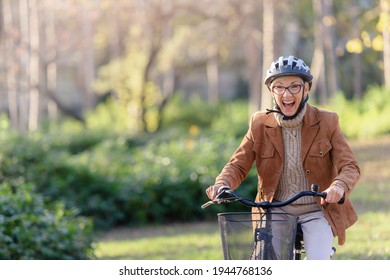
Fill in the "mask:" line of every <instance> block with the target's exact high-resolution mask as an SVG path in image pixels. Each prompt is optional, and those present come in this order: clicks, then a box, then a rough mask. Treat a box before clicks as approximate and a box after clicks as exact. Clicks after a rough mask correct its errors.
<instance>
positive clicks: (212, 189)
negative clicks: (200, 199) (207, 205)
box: [206, 185, 226, 200]
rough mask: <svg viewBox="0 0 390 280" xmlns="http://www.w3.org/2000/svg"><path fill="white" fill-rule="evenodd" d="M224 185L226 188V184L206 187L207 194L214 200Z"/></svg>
mask: <svg viewBox="0 0 390 280" xmlns="http://www.w3.org/2000/svg"><path fill="white" fill-rule="evenodd" d="M222 187H225V188H226V186H222V185H214V186H210V187H208V188H207V189H206V194H207V196H208V197H209V199H210V200H214V199H215V198H216V197H217V195H218V192H219V189H220V188H222Z"/></svg>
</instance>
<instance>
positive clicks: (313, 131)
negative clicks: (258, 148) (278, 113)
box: [265, 103, 320, 161]
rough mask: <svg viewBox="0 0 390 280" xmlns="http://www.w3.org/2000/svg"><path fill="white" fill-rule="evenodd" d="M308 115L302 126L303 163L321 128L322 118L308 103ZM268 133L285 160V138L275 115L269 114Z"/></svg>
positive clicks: (266, 121)
mask: <svg viewBox="0 0 390 280" xmlns="http://www.w3.org/2000/svg"><path fill="white" fill-rule="evenodd" d="M306 106H307V108H306V113H305V116H304V117H303V125H302V145H301V159H302V161H303V160H304V159H305V158H306V156H307V153H308V152H309V149H310V146H311V145H312V143H313V141H314V139H315V137H316V135H317V133H318V130H319V128H320V126H319V122H320V118H319V116H318V113H317V112H316V109H315V108H314V107H312V106H311V105H309V104H308V103H306ZM265 126H266V132H267V134H268V136H269V138H270V140H271V142H272V143H273V145H274V147H275V149H276V150H277V151H278V153H279V154H280V156H281V157H282V158H284V148H283V137H282V133H281V131H282V130H281V127H280V126H279V125H278V122H277V121H276V119H275V116H274V115H273V114H268V116H267V119H266V120H265Z"/></svg>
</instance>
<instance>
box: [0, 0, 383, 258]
mask: <svg viewBox="0 0 390 280" xmlns="http://www.w3.org/2000/svg"><path fill="white" fill-rule="evenodd" d="M0 50H1V54H2V55H1V57H0V142H1V148H0V181H1V187H0V207H1V208H0V209H2V210H1V211H0V243H1V244H6V246H0V247H1V248H0V258H15V259H18V258H43V259H46V258H47V259H50V258H54V259H55V258H61V259H62V258H76V259H80V258H91V257H93V256H94V244H95V242H96V239H95V237H96V235H97V232H98V233H101V232H107V231H109V230H111V229H113V228H117V227H123V226H125V227H135V226H140V225H152V224H153V225H154V224H160V225H161V224H167V223H172V222H193V221H205V220H209V219H212V218H213V217H215V214H216V213H217V212H218V211H221V210H225V208H223V206H217V207H216V208H215V209H213V210H210V211H204V210H201V209H200V207H199V206H200V205H201V204H202V203H204V202H205V201H206V197H205V195H204V189H205V188H206V187H207V186H208V185H211V184H212V183H213V180H214V178H215V176H216V175H217V174H218V172H219V170H220V169H221V167H222V166H223V165H224V163H225V162H226V161H227V160H228V158H229V156H230V155H231V153H232V152H233V151H234V149H235V148H236V147H237V145H238V144H239V142H240V140H241V137H242V136H243V134H244V133H245V132H246V130H247V123H248V118H249V116H250V115H251V114H252V113H253V112H255V111H257V110H265V109H266V108H270V107H272V100H271V96H270V94H269V93H268V89H266V88H265V86H264V85H263V81H264V73H265V71H266V69H267V68H268V67H269V65H270V64H271V62H272V61H273V60H275V59H277V58H278V57H279V56H281V55H290V54H291V55H295V56H297V57H300V58H302V59H303V60H304V61H305V62H306V63H307V64H308V65H309V66H310V68H311V71H312V73H313V76H314V83H313V87H312V90H311V95H310V101H309V102H311V103H312V104H316V105H318V106H320V107H323V108H328V109H331V110H335V111H337V112H338V114H339V115H340V120H341V125H342V128H343V130H344V133H345V134H346V136H347V137H348V138H349V139H350V140H351V141H355V142H354V143H356V146H354V149H356V150H358V147H359V150H358V151H362V152H367V151H371V150H370V148H367V147H368V146H364V145H363V144H361V143H362V141H367V142H364V143H367V144H365V145H373V147H378V146H377V145H376V144H375V143H376V142H375V141H374V139H380V140H378V141H380V142H379V143H380V144H378V145H379V147H380V149H379V150H375V151H377V152H376V153H374V154H373V153H370V152H368V153H365V154H362V155H360V154H359V155H358V156H361V159H362V160H363V159H364V160H367V161H369V167H370V168H371V169H369V170H370V171H371V170H372V168H373V164H374V163H372V161H375V160H377V159H378V158H379V157H380V155H383V154H384V152H385V153H387V152H388V151H387V150H383V149H386V147H387V146H388V143H387V142H386V141H385V142H383V141H384V140H383V139H387V138H386V136H387V135H388V133H389V132H390V118H388V113H389V112H390V101H389V97H390V91H389V89H390V0H345V1H337V0H297V1H290V0H280V1H265V0H263V1H261V0H213V1H211V0H197V1H191V0H143V1H141V0H140V1H138V0H116V1H113V0H82V1H81V0H80V1H76V0H0ZM383 137H385V138H383ZM367 139H368V140H367ZM383 143H385V144H383ZM361 145H363V146H361ZM355 147H356V148H355ZM365 147H366V148H365ZM369 147H371V146H369ZM369 155H371V156H372V155H376V156H375V157H370V156H369ZM384 160H385V159H382V161H381V162H379V163H375V164H378V166H380V167H383V161H384ZM375 164H374V166H375V168H376V167H377V165H375ZM375 168H374V169H375ZM375 170H376V171H378V170H382V169H380V168H379V169H378V168H376V169H375ZM380 174H382V175H381V176H382V177H381V179H382V181H381V182H386V183H383V184H382V185H381V187H380V188H381V190H382V188H384V186H388V181H386V180H388V179H389V177H390V176H389V175H388V171H385V170H382V173H380ZM363 182H365V181H364V180H363ZM364 184H368V185H370V184H371V185H370V186H373V187H378V184H377V182H375V184H373V183H372V182H365V183H364ZM255 185H256V177H255V176H253V174H252V175H251V176H249V177H248V178H247V179H246V181H245V182H244V184H243V188H242V189H243V194H247V195H252V194H253V193H254V191H255V188H254V187H253V186H255ZM245 186H248V187H245ZM384 190H385V191H386V190H387V188H384ZM382 191H383V190H382ZM359 197H361V200H359V199H358V198H356V203H357V204H359V205H361V207H362V208H361V209H363V208H364V207H363V206H362V205H365V207H366V206H367V197H364V195H360V196H359ZM382 198H383V197H382ZM378 199H379V198H378V197H375V198H372V203H373V205H374V204H375V205H376V207H379V206H380V205H384V202H383V203H382V202H381V203H378ZM233 209H236V208H233ZM237 209H238V208H237ZM364 209H366V208H364ZM362 211H363V210H362ZM386 213H387V212H386ZM59 241H60V242H59ZM26 248H29V250H26ZM386 250H387V249H386ZM386 252H387V251H386ZM349 256H350V257H351V255H349ZM382 256H383V254H382ZM101 257H102V258H104V257H105V255H104V254H103V256H101ZM365 257H367V255H365ZM184 258H189V257H188V256H185V257H184Z"/></svg>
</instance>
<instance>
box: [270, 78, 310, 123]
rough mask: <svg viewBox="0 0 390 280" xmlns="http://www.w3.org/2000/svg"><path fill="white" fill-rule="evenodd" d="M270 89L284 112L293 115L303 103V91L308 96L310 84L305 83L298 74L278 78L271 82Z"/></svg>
mask: <svg viewBox="0 0 390 280" xmlns="http://www.w3.org/2000/svg"><path fill="white" fill-rule="evenodd" d="M287 87H288V88H287ZM270 90H271V93H272V95H273V97H274V98H275V100H276V103H277V104H278V106H279V108H280V110H281V111H282V113H283V114H284V115H286V116H293V115H294V114H295V113H296V112H297V110H298V108H299V104H301V101H302V98H303V95H302V92H303V93H304V96H305V97H306V95H307V93H308V91H309V84H308V83H304V82H303V80H302V79H301V78H300V77H298V76H284V77H280V78H276V79H275V80H274V81H273V82H272V83H271V85H270Z"/></svg>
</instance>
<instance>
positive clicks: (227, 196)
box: [201, 184, 344, 210]
mask: <svg viewBox="0 0 390 280" xmlns="http://www.w3.org/2000/svg"><path fill="white" fill-rule="evenodd" d="M311 189H312V190H311V191H302V192H299V193H297V194H295V195H294V196H292V197H290V198H289V199H287V200H285V201H278V202H269V201H262V202H255V201H253V200H250V199H247V198H244V197H241V196H239V195H238V194H237V193H235V192H234V191H232V190H231V189H230V188H229V187H223V188H221V189H220V190H219V193H218V195H217V197H216V198H215V199H214V200H210V201H208V202H206V203H205V204H203V205H202V206H201V207H202V209H204V208H206V207H208V206H210V205H212V204H216V203H218V204H219V203H229V202H234V201H238V202H240V203H242V204H244V205H245V206H248V207H257V208H262V209H264V210H267V209H269V208H273V207H276V208H277V207H283V206H286V205H289V204H291V203H293V202H294V201H296V200H298V199H299V198H301V197H303V196H313V197H322V198H326V195H327V193H326V192H318V185H316V184H313V185H312V187H311ZM343 202H344V196H343V198H342V199H341V200H340V201H339V202H338V203H339V204H342V203H343Z"/></svg>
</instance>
